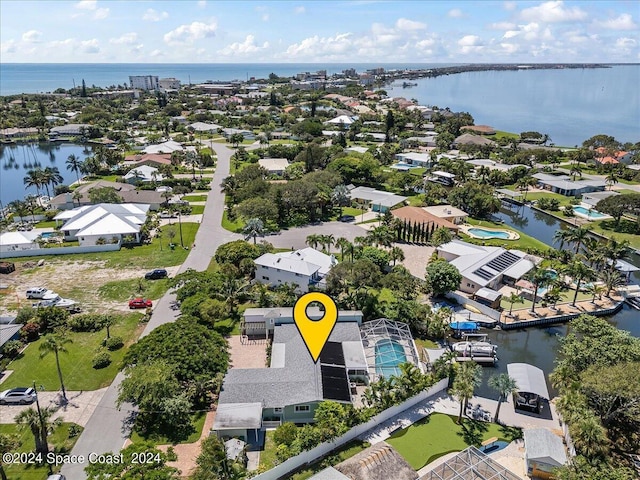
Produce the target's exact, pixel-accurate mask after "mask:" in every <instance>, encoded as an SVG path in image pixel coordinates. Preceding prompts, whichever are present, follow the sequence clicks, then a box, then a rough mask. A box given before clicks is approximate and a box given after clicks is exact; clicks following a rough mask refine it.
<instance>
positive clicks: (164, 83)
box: [158, 78, 180, 90]
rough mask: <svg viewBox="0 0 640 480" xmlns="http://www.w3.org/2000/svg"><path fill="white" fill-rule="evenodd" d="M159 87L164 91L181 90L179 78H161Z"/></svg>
mask: <svg viewBox="0 0 640 480" xmlns="http://www.w3.org/2000/svg"><path fill="white" fill-rule="evenodd" d="M158 85H159V86H160V88H162V89H163V90H180V80H178V79H177V78H161V79H160V81H159V82H158Z"/></svg>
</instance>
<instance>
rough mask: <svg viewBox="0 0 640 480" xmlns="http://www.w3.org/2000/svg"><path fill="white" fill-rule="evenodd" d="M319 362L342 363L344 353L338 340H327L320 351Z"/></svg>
mask: <svg viewBox="0 0 640 480" xmlns="http://www.w3.org/2000/svg"><path fill="white" fill-rule="evenodd" d="M320 363H327V364H329V365H344V364H345V363H344V353H343V352H342V344H341V343H340V342H327V343H325V344H324V348H323V349H322V352H320Z"/></svg>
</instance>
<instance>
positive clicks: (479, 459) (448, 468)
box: [420, 446, 520, 480]
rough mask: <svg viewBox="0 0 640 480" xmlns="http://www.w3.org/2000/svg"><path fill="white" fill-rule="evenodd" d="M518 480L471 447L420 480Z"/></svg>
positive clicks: (505, 469)
mask: <svg viewBox="0 0 640 480" xmlns="http://www.w3.org/2000/svg"><path fill="white" fill-rule="evenodd" d="M478 479H483V480H520V477H519V476H518V475H516V474H515V473H513V472H511V471H510V470H508V469H507V468H505V467H503V466H502V465H500V464H499V463H498V462H496V461H494V460H492V459H491V458H490V457H489V456H488V455H485V454H484V453H482V452H481V451H480V450H478V449H477V448H476V447H474V446H471V447H468V448H466V449H465V450H463V451H461V452H460V453H458V454H457V455H455V456H453V457H451V458H450V459H448V460H447V461H446V462H443V463H440V464H439V465H437V466H436V467H435V468H434V469H433V470H430V471H428V472H427V473H426V474H425V475H423V476H422V477H420V480H478Z"/></svg>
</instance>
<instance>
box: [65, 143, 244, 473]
mask: <svg viewBox="0 0 640 480" xmlns="http://www.w3.org/2000/svg"><path fill="white" fill-rule="evenodd" d="M209 143H210V146H211V147H212V149H213V150H215V151H216V153H217V155H218V161H217V166H216V171H215V174H214V176H213V180H212V181H211V192H210V193H209V196H208V198H207V203H206V207H205V212H204V215H203V218H202V223H201V225H200V228H199V229H198V233H197V235H196V241H195V245H196V247H195V248H193V249H192V250H191V252H189V256H188V257H187V259H186V261H185V262H184V263H183V264H182V266H181V267H180V270H179V271H180V272H184V271H185V270H187V269H188V268H193V269H194V270H206V268H207V267H208V266H209V261H210V260H211V257H212V256H213V254H214V253H215V251H216V249H217V248H218V247H219V246H220V245H222V244H223V243H226V242H229V241H231V240H235V239H237V238H241V236H240V235H237V234H233V233H231V232H228V231H226V230H225V229H224V228H222V212H223V211H224V195H223V194H222V192H221V191H220V183H222V180H223V179H224V178H225V177H226V176H228V175H229V165H230V158H231V155H232V154H233V150H231V149H229V148H227V147H226V146H225V145H221V144H219V143H213V142H209ZM173 301H175V295H173V294H171V293H166V294H165V295H164V296H163V297H162V298H161V299H160V300H158V302H157V303H156V306H155V308H154V310H153V315H152V316H151V320H150V321H149V323H148V324H147V326H146V328H145V329H144V331H143V332H142V335H141V337H143V336H145V335H148V334H149V333H150V332H151V331H152V330H153V329H155V328H156V327H158V326H160V325H162V324H164V323H168V322H172V321H174V320H175V318H176V317H177V312H176V311H174V310H171V303H172V302H173ZM123 378H124V375H123V374H122V373H119V374H118V375H117V376H116V378H115V379H114V381H113V383H112V384H111V385H110V386H109V387H108V388H107V391H106V392H105V394H104V396H103V397H102V400H101V401H100V403H99V404H98V406H97V407H96V410H95V412H94V413H93V415H92V416H91V418H89V421H88V422H87V424H86V427H85V429H84V431H83V432H82V434H81V435H80V438H79V439H78V441H77V443H76V445H75V447H74V448H73V450H72V452H71V453H72V455H83V456H85V458H86V457H87V456H88V455H89V454H90V453H92V452H95V453H104V452H109V451H112V452H116V451H119V450H120V449H121V448H122V446H123V445H124V443H125V441H126V439H127V438H128V437H129V434H130V425H129V424H127V418H128V417H129V414H130V412H133V411H134V410H135V409H134V408H133V407H132V406H131V405H123V406H122V409H120V410H118V409H117V408H116V399H117V397H118V387H119V385H120V382H122V380H123ZM85 467H86V464H67V465H64V467H63V468H62V471H61V473H62V474H64V475H66V477H67V478H68V479H70V480H82V479H85V478H87V477H86V475H85V473H84V468H85Z"/></svg>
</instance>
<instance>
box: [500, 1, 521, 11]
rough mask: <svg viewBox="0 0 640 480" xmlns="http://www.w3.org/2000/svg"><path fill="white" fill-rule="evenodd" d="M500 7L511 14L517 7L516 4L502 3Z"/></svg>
mask: <svg viewBox="0 0 640 480" xmlns="http://www.w3.org/2000/svg"><path fill="white" fill-rule="evenodd" d="M502 6H503V8H504V9H505V10H508V11H509V12H511V11H513V10H515V9H516V7H517V6H518V5H517V4H516V2H504V3H503V4H502Z"/></svg>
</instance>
